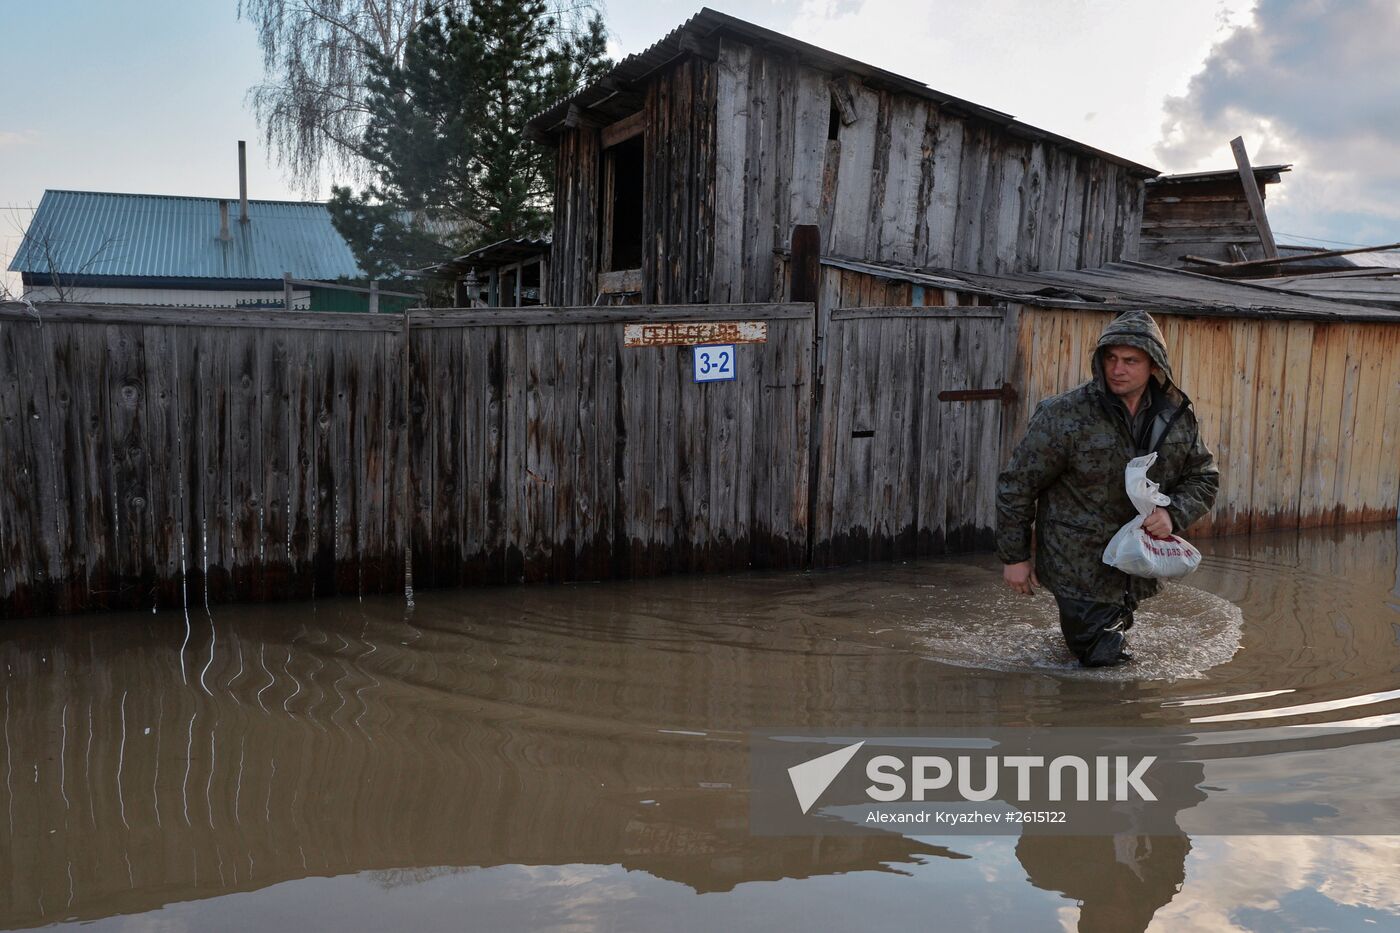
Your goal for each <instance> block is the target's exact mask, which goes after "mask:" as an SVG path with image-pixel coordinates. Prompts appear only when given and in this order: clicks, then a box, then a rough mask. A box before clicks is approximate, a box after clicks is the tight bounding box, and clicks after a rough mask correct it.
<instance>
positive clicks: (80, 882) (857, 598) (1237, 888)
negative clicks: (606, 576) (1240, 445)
mask: <svg viewBox="0 0 1400 933" xmlns="http://www.w3.org/2000/svg"><path fill="white" fill-rule="evenodd" d="M1206 551H1207V560H1206V563H1205V565H1204V567H1203V569H1202V571H1201V572H1200V573H1199V574H1198V575H1197V576H1196V577H1194V578H1192V583H1193V585H1194V586H1197V587H1199V588H1200V589H1201V590H1203V591H1206V592H1207V593H1212V594H1216V595H1217V596H1218V597H1223V598H1224V599H1226V600H1229V601H1231V602H1232V603H1234V604H1236V605H1237V606H1238V607H1239V612H1238V614H1237V615H1236V616H1234V617H1227V616H1226V615H1222V614H1221V613H1220V612H1219V606H1220V605H1221V604H1220V603H1219V601H1218V600H1214V599H1213V598H1208V597H1206V596H1205V595H1204V594H1191V595H1189V596H1183V598H1182V599H1178V600H1176V601H1174V603H1173V605H1172V606H1161V607H1159V609H1158V612H1159V615H1160V618H1161V621H1160V622H1159V623H1158V628H1157V633H1158V636H1159V637H1158V638H1157V639H1156V641H1155V642H1154V643H1153V645H1152V646H1151V647H1152V648H1153V650H1154V652H1156V654H1157V658H1158V666H1157V667H1155V668H1151V669H1150V671H1149V673H1150V672H1156V673H1155V674H1153V676H1149V677H1138V678H1123V677H1121V676H1119V675H1117V674H1113V675H1105V676H1085V675H1081V674H1080V673H1078V672H1077V671H1074V670H1073V669H1072V668H1069V667H1067V666H1065V665H1064V664H1063V663H1062V661H1063V659H1060V658H1057V657H1055V656H1054V655H1052V654H1050V653H1049V652H1048V651H1042V652H1040V653H1039V654H1036V653H1035V652H1034V651H1032V652H1030V653H1029V654H1027V655H1025V656H1024V657H1023V658H1022V659H1021V660H1020V661H1018V662H1017V663H1016V664H1008V663H1007V661H1006V657H1005V650H1004V649H1008V646H1010V645H1012V644H1013V643H1015V644H1021V645H1022V647H1024V643H1025V642H1026V641H1027V640H1029V641H1031V642H1032V643H1034V639H1035V637H1038V636H1037V634H1036V633H1037V631H1038V629H1037V626H1039V625H1044V626H1053V624H1054V623H1053V617H1051V616H1045V617H1042V618H1039V619H1037V617H1036V615H1035V612H1034V611H1032V610H1028V609H1027V604H1026V603H1024V602H1013V601H1011V600H1012V598H1011V597H1008V596H1006V595H1005V594H1003V593H1001V591H1000V590H999V589H998V588H997V587H996V583H995V575H994V572H993V571H994V568H993V567H992V565H991V564H989V563H987V562H985V561H973V562H971V564H966V563H964V564H958V565H946V566H945V565H938V564H927V563H926V564H920V565H908V566H899V567H884V568H871V569H865V570H860V571H855V572H840V573H832V574H824V575H815V576H801V575H781V576H779V575H756V576H740V577H729V578H686V579H675V580H663V581H648V582H643V583H636V584H608V585H589V586H564V587H542V588H531V589H496V590H476V591H467V592H457V593H426V594H419V595H418V597H417V605H416V608H415V609H414V610H413V611H412V613H411V614H408V615H405V612H404V609H403V606H402V604H401V602H399V601H396V600H392V599H381V600H365V601H362V602H356V601H332V602H320V603H316V604H300V605H294V606H276V607H243V608H238V609H232V608H219V607H215V609H214V611H213V612H212V613H209V612H206V610H205V608H204V607H202V606H201V607H197V608H192V609H191V611H190V614H189V618H188V623H187V620H186V618H185V617H184V616H182V615H181V614H178V613H174V614H162V615H149V614H132V615H126V616H119V617H118V616H112V617H100V618H98V617H94V618H83V619H61V620H39V621H35V622H27V623H11V624H9V625H7V628H6V638H5V641H4V643H3V645H0V661H3V674H4V692H3V700H4V711H3V732H4V743H5V762H4V768H5V780H4V796H5V804H4V806H5V817H4V818H5V819H6V821H7V829H8V831H7V833H6V835H5V840H4V842H3V844H0V872H3V877H5V878H7V879H8V881H9V883H8V884H7V885H6V886H4V888H3V889H0V925H3V926H5V927H8V928H20V927H32V926H38V925H43V924H48V923H52V922H54V921H58V920H64V919H78V920H84V921H94V920H96V921H101V920H102V919H103V918H112V921H111V922H113V923H118V922H119V921H118V920H117V919H116V918H119V917H121V916H122V915H131V914H147V913H148V912H152V911H159V912H160V913H159V914H156V915H152V916H161V917H164V918H165V919H166V920H168V921H170V922H172V923H186V924H189V925H192V926H194V927H198V928H220V927H228V928H230V929H235V928H238V929H244V928H248V927H247V918H248V917H256V916H259V915H263V914H266V915H267V916H273V915H276V911H278V910H282V911H284V913H282V914H280V916H282V917H283V918H284V920H283V921H282V922H280V923H273V924H272V925H273V926H284V925H286V920H285V918H287V917H300V920H299V921H298V924H299V925H310V926H313V927H320V926H324V925H326V924H327V923H331V922H334V923H335V925H338V926H339V928H341V929H355V928H365V929H372V928H382V927H383V926H385V925H405V924H400V923H399V921H400V920H403V919H404V917H406V916H409V915H412V916H414V917H415V918H416V919H415V920H414V925H416V926H418V927H420V928H422V929H433V928H437V927H444V928H447V927H452V926H454V924H455V926H457V927H460V924H461V909H462V904H463V900H462V899H464V898H469V899H470V900H471V902H472V904H473V909H474V910H480V911H482V916H483V917H485V916H489V917H492V918H494V920H493V921H492V922H491V923H490V924H489V925H490V926H492V927H494V928H510V927H519V928H546V927H557V928H571V927H575V926H579V925H581V926H582V927H583V928H592V927H593V926H595V925H603V926H616V927H617V928H621V929H655V928H659V927H662V926H664V927H670V928H695V929H711V928H714V927H715V926H719V925H723V924H724V923H730V922H734V921H735V919H736V918H740V917H742V918H744V919H745V920H746V922H745V926H748V927H763V926H771V927H773V928H775V929H777V928H790V927H791V925H792V924H791V922H779V921H780V920H783V918H788V920H789V921H790V919H791V916H792V915H793V912H794V911H797V912H798V913H799V914H800V915H801V916H804V917H807V918H808V920H809V922H810V923H811V924H812V925H817V926H821V925H831V926H843V925H851V924H854V923H861V922H864V923H867V924H868V923H869V922H870V921H871V920H872V919H883V920H895V919H903V920H906V921H908V922H912V923H918V924H920V925H923V924H924V923H925V922H926V921H927V920H928V918H929V913H928V912H929V910H930V903H931V901H930V898H931V897H935V896H936V897H937V899H938V900H937V903H938V905H939V906H938V911H937V913H938V917H939V919H940V920H941V921H946V922H947V923H949V924H951V925H956V926H960V927H961V926H971V927H976V926H978V925H979V924H981V925H991V926H998V927H999V926H1002V925H1004V924H1003V922H1002V921H1003V920H1004V921H1006V922H1012V921H1015V922H1020V923H1025V924H1027V925H1029V926H1031V927H1035V928H1040V927H1044V926H1045V925H1046V924H1047V923H1049V922H1056V923H1063V924H1064V925H1067V926H1069V927H1071V928H1073V927H1074V926H1076V925H1077V926H1078V927H1079V928H1080V929H1084V930H1099V929H1102V930H1131V929H1142V928H1144V927H1145V926H1146V925H1147V924H1148V923H1149V922H1150V921H1152V919H1153V917H1154V916H1155V917H1156V918H1157V922H1159V923H1166V922H1168V921H1170V922H1171V923H1172V925H1173V926H1176V925H1182V926H1191V927H1199V926H1211V925H1214V926H1216V927H1218V928H1224V929H1229V928H1232V927H1231V926H1230V925H1231V924H1233V925H1235V927H1238V928H1244V929H1247V928H1250V927H1252V926H1258V925H1267V924H1263V922H1262V921H1258V920H1257V917H1256V915H1255V914H1249V913H1248V911H1255V912H1256V913H1257V915H1258V916H1270V915H1272V914H1274V913H1276V914H1278V916H1293V915H1294V914H1296V916H1298V917H1310V916H1314V915H1320V914H1321V913H1324V912H1326V911H1340V912H1341V913H1340V914H1339V915H1337V916H1341V917H1342V918H1343V919H1344V920H1348V922H1349V920H1350V919H1354V920H1355V921H1356V922H1357V923H1358V924H1359V923H1360V922H1362V921H1363V920H1364V919H1366V918H1367V917H1369V916H1370V915H1371V914H1372V913H1379V914H1382V915H1385V916H1387V917H1395V916H1400V906H1398V905H1397V902H1396V900H1395V897H1394V894H1393V892H1394V891H1395V890H1397V889H1400V885H1396V884H1395V882H1396V881H1400V879H1396V878H1392V877H1390V876H1391V875H1393V874H1394V866H1395V865H1396V864H1400V859H1397V855H1400V852H1397V851H1396V847H1395V845H1394V842H1395V841H1394V840H1391V839H1376V838H1371V839H1358V840H1347V839H1320V838H1313V837H1286V838H1276V839H1264V840H1259V839H1255V838H1254V837H1228V838H1227V837H1207V838H1203V839H1196V840H1194V841H1193V840H1189V839H1188V838H1187V837H1186V836H1185V835H1178V836H1152V837H1143V836H1129V835H1124V836H1120V837H1113V838H1109V837H1105V838H1097V839H1073V838H1070V839H1066V838H1053V837H1025V838H1022V839H1020V840H1017V839H1015V838H1010V837H1000V838H982V839H957V840H953V839H933V838H922V839H920V838H912V837H904V836H900V835H896V834H889V835H882V836H865V837H824V838H816V839H812V838H786V839H785V838H765V837H755V836H753V835H751V834H750V833H749V830H748V792H747V787H748V780H749V778H748V770H747V752H746V746H745V744H744V743H745V737H746V735H747V732H748V730H751V729H753V728H756V727H763V726H772V725H778V724H781V725H785V726H794V727H832V726H846V727H850V726H857V725H858V726H862V727H888V728H904V729H914V728H919V727H920V726H921V725H925V724H930V723H940V724H948V723H958V724H965V725H971V724H997V725H1042V724H1064V725H1083V724H1095V725H1141V724H1145V723H1154V722H1166V723H1180V724H1184V723H1188V722H1190V721H1193V720H1200V719H1202V718H1206V717H1220V716H1226V717H1230V716H1234V717H1240V718H1241V725H1242V726H1250V727H1254V726H1259V725H1267V726H1277V725H1291V724H1299V723H1328V722H1336V721H1341V720H1344V719H1346V720H1349V719H1354V718H1355V717H1356V716H1359V715H1365V716H1373V717H1374V716H1379V717H1386V716H1389V715H1391V714H1395V713H1400V699H1397V695H1396V694H1395V691H1394V688H1395V683H1396V681H1395V677H1394V674H1395V673H1396V672H1397V671H1400V646H1398V645H1397V639H1398V638H1400V562H1397V557H1396V530H1395V527H1394V526H1393V525H1392V526H1386V527H1381V528H1370V529H1363V530H1350V531H1345V532H1341V531H1331V530H1327V531H1318V532H1309V533H1305V534H1302V535H1295V534H1276V535H1268V536H1255V537H1254V538H1253V539H1239V540H1230V539H1226V540H1223V541H1217V542H1210V543H1209V544H1208V546H1207V548H1206ZM1183 592H1184V591H1183ZM1013 617H1014V618H1015V619H1017V620H1020V621H1018V622H1016V625H1017V626H1023V628H1022V629H1017V628H1015V626H1011V627H1010V630H1011V631H1012V632H1013V634H1014V633H1015V632H1017V631H1019V632H1021V634H1022V635H1026V633H1030V634H1029V635H1026V637H1020V638H1019V639H1008V638H1007V637H1005V635H1006V632H1005V631H1003V632H1002V633H1001V635H996V634H995V633H994V632H995V630H994V628H993V627H992V626H991V624H990V622H989V620H991V621H993V622H994V621H995V620H996V619H1010V618H1013ZM1172 626H1178V628H1173V627H1172ZM1180 626H1185V628H1180ZM1192 626H1194V628H1192ZM1049 630H1052V629H1049ZM970 631H971V632H974V633H975V632H979V631H980V632H983V633H985V634H986V635H987V637H985V638H982V639H981V640H980V641H979V640H978V639H976V638H971V639H969V638H968V637H967V633H968V632H970ZM1191 631H1194V632H1197V633H1199V634H1200V635H1201V637H1202V639H1204V640H1205V641H1207V642H1209V643H1210V644H1211V645H1212V646H1213V647H1211V649H1210V651H1197V650H1195V647H1194V646H1192V645H1186V644H1179V643H1180V642H1182V641H1183V640H1184V637H1183V636H1182V635H1181V633H1182V632H1191ZM1174 642H1177V644H1174ZM979 644H980V646H981V647H980V648H979ZM1178 649H1179V650H1178ZM979 650H981V651H982V654H980V655H979V654H978V651H979ZM1018 650H1019V649H1018ZM1158 675H1160V676H1158ZM1363 701H1364V705H1361V706H1358V703H1361V702H1363ZM1259 718H1263V719H1266V720H1267V721H1266V722H1264V723H1257V722H1255V721H1254V720H1255V719H1259ZM1245 719H1248V720H1249V721H1244V720H1245ZM1227 725H1228V723H1227ZM1382 779H1384V778H1383V777H1382ZM1204 783H1205V784H1207V785H1209V781H1206V782H1204ZM1202 812H1204V809H1203V810H1202ZM1261 852H1266V853H1268V857H1267V858H1263V857H1261ZM1218 875H1228V876H1229V877H1231V878H1233V879H1236V880H1234V881H1232V882H1230V883H1226V882H1224V881H1222V880H1220V878H1219V877H1217V876H1218ZM356 879H358V880H356ZM1372 879H1376V880H1374V881H1373V880H1372ZM1382 879H1384V880H1382ZM1027 880H1028V881H1029V884H1027V883H1026V882H1027ZM405 889H406V890H409V891H415V892H418V893H420V894H421V893H424V892H439V893H437V894H435V896H434V897H432V898H428V899H427V900H428V902H429V906H424V904H423V903H415V904H413V905H410V902H411V901H421V900H422V899H421V898H417V899H415V898H413V897H408V898H403V897H399V896H398V895H397V894H395V893H394V892H396V891H399V890H405ZM678 891H683V892H686V893H688V894H690V895H691V897H690V899H689V900H685V899H681V900H677V896H678V895H677V892H678ZM1300 892H1301V893H1300ZM696 893H699V894H705V895H707V896H706V897H703V898H698V899H697V898H695V897H694V894H696ZM1290 897H1295V898H1296V897H1305V898H1317V897H1321V898H1323V900H1325V901H1326V904H1325V905H1319V904H1318V903H1315V902H1314V901H1313V900H1308V901H1307V903H1302V904H1294V903H1293V902H1292V901H1288V898H1290ZM524 901H528V902H529V904H528V905H525V904H524V903H522V902H524ZM332 903H334V904H335V905H336V906H334V907H332V906H330V905H331V904H332ZM433 904H435V905H436V906H435V907H434V906H431V905H433ZM512 905H514V906H512ZM1324 907H1325V909H1326V910H1324ZM858 908H859V909H858ZM1241 911H1245V913H1241ZM1289 911H1293V914H1289ZM1328 916H1330V917H1332V918H1333V920H1335V919H1336V917H1335V916H1334V915H1333V914H1328ZM1251 917H1256V919H1255V920H1251V919H1250V918H1251ZM590 918H591V919H590ZM755 918H758V919H755ZM862 918H863V920H862ZM992 918H996V920H995V922H994V921H993V920H992ZM148 919H149V918H148ZM847 920H849V921H850V922H849V923H847V922H845V921H847ZM98 926H99V928H101V927H102V926H103V924H102V923H99V924H98Z"/></svg>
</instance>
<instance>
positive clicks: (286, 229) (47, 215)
mask: <svg viewBox="0 0 1400 933" xmlns="http://www.w3.org/2000/svg"><path fill="white" fill-rule="evenodd" d="M10 271H11V272H18V273H20V276H21V280H22V282H23V284H24V295H25V297H26V298H28V299H29V300H31V301H81V302H94V303H103V304H112V303H116V304H139V305H174V306H179V307H184V308H193V307H207V308H250V309H251V308H277V309H280V308H284V307H285V304H286V296H287V294H288V292H287V290H286V289H285V287H284V278H283V277H284V275H290V276H291V278H293V279H297V280H302V281H304V282H327V283H333V282H336V281H338V280H343V279H360V278H362V277H363V273H362V272H361V271H360V268H359V266H358V265H357V263H356V262H355V256H354V254H353V253H352V252H351V250H350V246H349V244H347V243H346V242H345V240H344V238H343V237H341V235H340V234H339V233H338V232H337V231H336V229H335V227H334V226H333V225H332V223H331V215H330V212H329V211H328V210H327V209H326V206H325V204H323V203H320V202H295V201H254V200H247V199H246V198H243V199H237V200H234V199H227V200H224V199H219V198H191V197H173V196H169V195H154V194H115V193H110V192H100V191H53V190H50V191H45V192H44V197H43V199H42V200H41V201H40V202H39V208H38V210H37V211H36V212H35V214H34V219H33V220H32V221H31V222H30V224H29V229H28V231H27V232H26V234H25V238H24V242H23V244H22V245H21V246H20V248H19V251H18V252H17V253H16V254H15V257H14V259H13V260H12V261H11V263H10ZM314 291H320V290H319V289H313V288H310V287H307V286H301V287H298V288H295V289H292V290H291V292H290V294H291V298H292V307H293V308H297V309H312V310H316V307H315V302H313V300H312V295H313V292H314ZM327 310H332V309H331V308H327ZM334 310H349V309H348V308H347V309H340V308H335V309H334Z"/></svg>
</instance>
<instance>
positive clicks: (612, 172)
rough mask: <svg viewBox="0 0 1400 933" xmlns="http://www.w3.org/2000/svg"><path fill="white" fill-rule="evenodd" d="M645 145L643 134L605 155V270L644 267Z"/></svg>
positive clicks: (624, 141)
mask: <svg viewBox="0 0 1400 933" xmlns="http://www.w3.org/2000/svg"><path fill="white" fill-rule="evenodd" d="M645 152H646V150H645V146H644V143H643V137H642V136H641V135H637V136H633V137H632V138H630V139H626V140H623V141H622V142H620V143H618V144H617V145H615V146H612V147H610V148H609V149H607V150H606V151H605V153H604V158H603V163H604V164H603V170H604V179H603V180H604V189H603V192H604V202H603V271H604V272H620V271H623V270H626V269H640V268H641V267H642V204H643V192H642V175H643V172H644V165H645V162H644V155H645Z"/></svg>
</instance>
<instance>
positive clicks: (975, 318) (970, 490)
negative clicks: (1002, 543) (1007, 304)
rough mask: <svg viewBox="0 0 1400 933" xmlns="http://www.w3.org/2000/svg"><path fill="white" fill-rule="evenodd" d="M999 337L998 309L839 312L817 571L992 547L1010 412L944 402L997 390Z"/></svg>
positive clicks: (991, 404)
mask: <svg viewBox="0 0 1400 933" xmlns="http://www.w3.org/2000/svg"><path fill="white" fill-rule="evenodd" d="M906 288H907V286H906ZM1002 333H1003V312H1002V311H1001V310H1000V309H992V308H980V309H979V308H965V309H962V308H960V309H947V310H943V309H922V308H920V309H915V308H909V307H892V308H891V307H887V308H866V309H844V310H838V311H834V312H833V313H832V315H831V319H830V323H829V325H828V330H827V332H826V370H825V372H826V374H827V375H826V377H825V380H824V382H823V385H822V419H821V442H820V448H819V454H820V460H819V467H818V474H819V479H818V490H817V496H816V501H817V503H818V505H817V511H816V513H815V522H816V534H815V539H816V549H815V553H814V556H813V562H814V563H815V564H817V565H819V566H822V565H835V564H845V563H851V562H858V561H864V560H890V559H898V558H911V557H922V556H927V555H932V554H944V553H947V552H949V551H959V550H972V549H974V548H981V547H989V546H990V545H991V543H992V539H993V535H994V531H995V527H996V472H997V471H996V467H997V464H998V462H999V455H1000V444H1001V425H1002V404H1001V402H1000V401H999V400H979V401H940V400H939V398H938V394H939V393H940V392H942V391H944V390H959V389H986V388H996V387H1000V385H1001V384H1002V381H1003V378H1004V376H1003V340H1002Z"/></svg>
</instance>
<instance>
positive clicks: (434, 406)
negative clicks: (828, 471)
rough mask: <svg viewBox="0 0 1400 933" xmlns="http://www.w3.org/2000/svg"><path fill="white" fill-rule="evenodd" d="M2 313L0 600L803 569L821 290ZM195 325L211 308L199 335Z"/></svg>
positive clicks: (103, 603) (311, 591)
mask: <svg viewBox="0 0 1400 933" xmlns="http://www.w3.org/2000/svg"><path fill="white" fill-rule="evenodd" d="M645 313H647V314H649V315H650V316H654V317H656V318H658V319H660V320H734V319H753V320H767V321H768V322H769V340H768V342H767V343H765V344H749V345H741V346H740V347H739V348H738V357H739V358H738V361H737V362H738V365H739V367H740V371H741V377H740V378H739V379H738V380H737V381H734V382H728V383H711V384H696V383H694V382H693V381H692V377H691V369H690V350H689V349H688V348H680V347H659V348H646V349H624V348H623V347H622V323H623V322H624V321H627V320H633V319H635V318H636V316H637V311H635V310H630V309H629V310H623V309H592V308H584V309H555V308H545V309H532V310H531V311H528V312H526V311H520V312H514V313H511V314H508V315H503V314H502V313H501V312H446V313H444V312H434V313H432V314H421V313H420V314H415V315H412V316H411V319H412V324H413V326H412V328H411V331H410V334H409V337H408V340H409V341H410V343H411V346H412V352H411V353H410V354H409V356H408V359H407V361H405V360H404V356H403V352H402V350H403V345H404V339H405V337H404V318H403V316H400V315H394V316H389V315H354V314H340V315H335V316H334V319H333V321H332V320H331V319H330V318H328V317H326V316H324V315H312V314H295V313H293V314H288V313H285V312H277V313H268V314H258V313H253V312H240V313H234V314H227V315H219V314H215V313H213V312H179V311H171V310H156V309H140V310H139V311H133V310H130V309H127V310H122V311H113V310H110V309H92V308H87V309H85V308H81V307H70V308H68V309H66V310H58V309H51V308H50V309H45V310H44V312H43V314H44V319H43V323H42V325H41V324H39V323H38V322H36V321H35V320H34V319H33V318H31V317H28V316H26V315H24V314H22V313H16V312H8V311H7V312H0V464H2V465H3V469H0V474H2V475H3V476H4V477H5V479H4V483H5V488H4V490H3V495H0V568H3V570H0V617H13V616H23V615H44V614H52V613H62V612H72V611H78V610H82V609H103V608H111V609H116V608H132V607H173V606H180V605H182V604H185V605H188V604H195V605H199V604H202V603H204V602H205V601H206V600H207V601H209V602H214V601H232V600H237V601H248V600H273V599H294V598H308V597H311V596H329V595H334V594H365V593H384V592H394V591H401V590H402V588H403V586H404V582H405V550H407V551H408V552H409V556H411V560H412V572H413V582H414V584H415V585H417V586H455V585H460V584H465V583H479V582H501V583H504V582H512V581H518V580H572V579H598V578H602V577H608V576H614V575H623V576H634V575H649V574H659V573H668V572H672V571H686V570H719V569H732V568H741V567H750V566H755V567H763V566H773V567H785V566H797V565H799V564H801V563H802V562H803V560H804V559H805V554H806V549H807V536H808V530H807V515H808V482H809V469H808V462H807V450H808V438H809V431H810V428H809V425H810V422H809V420H808V419H809V418H810V416H811V391H812V383H811V377H810V369H811V359H812V354H811V348H812V341H813V324H812V306H811V305H810V304H804V305H778V306H765V307H742V308H724V307H715V306H706V307H705V308H703V309H693V308H690V309H687V308H669V309H667V308H660V309H656V308H651V309H646V312H645ZM196 325H198V326H196Z"/></svg>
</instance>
